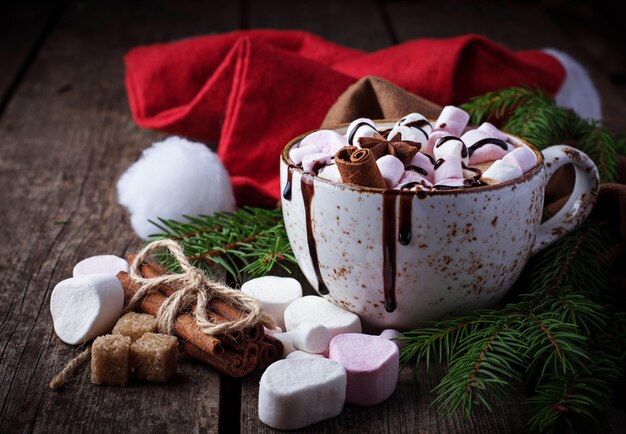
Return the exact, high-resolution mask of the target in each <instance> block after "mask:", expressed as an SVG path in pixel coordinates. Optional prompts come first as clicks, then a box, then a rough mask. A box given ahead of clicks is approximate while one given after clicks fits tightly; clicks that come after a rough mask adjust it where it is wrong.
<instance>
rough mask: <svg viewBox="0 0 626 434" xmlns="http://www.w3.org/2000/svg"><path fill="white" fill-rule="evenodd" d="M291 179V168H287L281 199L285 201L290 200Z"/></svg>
mask: <svg viewBox="0 0 626 434" xmlns="http://www.w3.org/2000/svg"><path fill="white" fill-rule="evenodd" d="M292 178H293V172H292V171H291V166H289V167H287V182H286V183H285V188H283V198H284V199H285V200H291V179H292Z"/></svg>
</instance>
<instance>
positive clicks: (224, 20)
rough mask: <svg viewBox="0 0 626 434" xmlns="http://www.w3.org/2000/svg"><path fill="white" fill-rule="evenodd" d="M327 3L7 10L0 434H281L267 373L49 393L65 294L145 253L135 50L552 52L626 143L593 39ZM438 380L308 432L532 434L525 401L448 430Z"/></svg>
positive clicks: (186, 371)
mask: <svg viewBox="0 0 626 434" xmlns="http://www.w3.org/2000/svg"><path fill="white" fill-rule="evenodd" d="M319 3H320V2H319V1H315V0H302V1H297V2H294V1H277V0H271V1H264V2H253V1H245V0H241V1H239V2H237V1H232V2H223V1H204V2H191V1H149V2H148V1H147V2H124V1H114V0H107V1H89V2H87V1H83V2H81V1H62V2H59V1H49V2H45V3H42V4H38V3H37V2H32V1H22V2H20V4H19V5H17V4H16V5H13V6H10V7H8V8H5V7H3V9H2V12H0V234H1V237H0V275H1V276H2V279H1V281H0V432H66V431H67V432H124V431H133V432H174V431H180V432H191V431H194V432H196V431H201V432H224V433H226V432H228V433H230V432H237V431H241V432H246V433H256V432H269V431H272V430H271V429H269V428H268V427H266V426H265V425H263V424H262V423H261V422H260V421H259V420H258V418H257V411H256V404H257V390H258V379H259V376H258V375H256V376H252V377H249V378H245V379H243V380H234V379H230V378H225V377H223V376H220V375H219V374H218V373H217V372H216V371H214V370H212V369H211V368H208V367H206V366H204V365H201V364H198V363H195V362H193V361H186V362H184V363H181V364H180V368H179V372H180V373H179V374H178V375H177V376H176V378H175V380H173V381H172V382H170V383H168V384H167V385H162V386H155V385H131V386H129V387H125V388H116V387H96V386H93V385H91V384H90V381H89V376H88V375H87V373H82V374H80V375H78V376H77V377H76V378H75V380H74V381H72V382H71V384H70V385H69V387H66V388H65V389H64V390H62V391H58V392H56V391H52V390H50V389H49V388H48V383H49V381H50V379H51V378H52V376H53V375H54V374H55V373H56V372H57V371H58V370H59V369H60V368H61V367H62V366H63V364H64V363H65V362H66V361H67V360H68V359H70V358H71V357H72V356H73V355H75V354H76V351H77V350H76V349H75V348H72V347H69V346H67V345H65V344H63V343H62V342H61V341H60V340H59V339H58V338H57V337H56V336H55V334H54V332H53V329H52V321H51V318H50V313H49V307H48V306H49V297H50V293H51V291H52V288H54V286H55V285H56V283H57V282H59V281H60V280H62V279H64V278H66V277H68V276H70V275H71V269H72V267H73V265H74V264H75V263H76V262H77V261H78V260H80V259H82V258H84V257H87V256H90V255H94V254H101V253H112V254H117V255H120V256H125V255H127V254H128V253H130V252H132V251H134V250H135V249H137V248H138V247H139V246H140V245H141V243H140V241H139V240H138V239H137V238H136V237H135V236H134V234H133V232H132V230H131V228H130V225H129V223H128V218H127V216H126V214H125V212H124V210H123V209H122V208H121V207H120V206H118V204H117V200H116V192H115V183H116V180H117V178H118V177H119V176H120V174H121V173H122V171H123V170H124V169H125V168H126V167H128V165H130V164H131V163H132V162H133V161H134V160H135V159H136V158H137V156H138V154H139V152H140V151H141V150H142V149H144V148H145V147H147V146H148V145H149V144H150V143H151V142H152V141H154V140H156V139H159V138H161V137H162V136H161V135H160V134H158V133H155V132H151V131H145V130H142V129H140V128H139V127H137V126H136V125H135V124H134V122H133V121H132V119H131V116H130V113H129V110H128V105H127V100H126V94H125V89H124V75H123V74H124V67H123V63H122V56H123V55H124V53H125V52H126V51H127V50H128V49H129V48H131V47H133V46H136V45H140V44H146V43H152V42H162V41H169V40H174V39H177V38H183V37H187V36H191V35H198V34H205V33H210V32H223V31H229V30H234V29H241V28H253V27H272V28H290V29H291V28H293V29H304V30H309V31H312V32H315V33H317V34H319V35H321V36H323V37H325V38H328V39H330V40H332V41H335V42H338V43H341V44H345V45H348V46H351V47H355V48H360V49H365V50H374V49H378V48H382V47H385V46H388V45H391V44H394V43H397V42H401V41H404V40H407V39H411V38H415V37H424V36H433V37H443V36H453V35H457V34H461V33H467V32H476V33H483V34H486V35H487V36H488V37H491V38H493V39H495V40H496V41H499V42H501V43H504V44H507V45H508V46H510V47H511V48H514V49H521V48H537V47H547V46H553V47H557V48H560V49H563V50H566V51H568V52H569V53H571V54H573V55H574V56H577V57H578V58H579V59H581V60H582V61H583V63H586V65H587V66H588V67H589V68H590V69H591V71H592V73H593V76H594V79H595V80H596V83H597V85H598V88H599V90H600V91H601V94H602V97H603V100H604V110H605V115H606V116H607V124H608V125H609V126H610V127H611V128H612V129H613V130H615V131H620V132H624V131H625V130H626V117H625V116H624V114H625V112H626V105H624V95H625V93H624V88H623V87H621V88H620V87H619V86H616V85H614V84H612V83H611V82H610V81H609V79H608V78H609V74H608V72H610V71H608V70H607V69H606V68H604V69H603V65H605V62H606V59H609V60H612V62H611V63H610V65H611V67H615V65H618V66H619V65H621V63H620V59H619V58H618V57H611V52H610V50H609V49H608V48H607V47H606V46H605V45H602V42H601V41H600V40H596V39H593V38H587V37H584V38H583V37H582V36H585V33H584V32H582V33H580V32H570V33H567V32H564V31H563V30H562V29H560V28H559V26H557V25H556V24H555V22H553V21H551V20H550V18H548V15H546V14H545V12H544V11H543V10H542V9H540V8H538V7H536V6H529V5H520V4H515V3H513V4H510V3H506V2H505V3H503V2H489V3H480V4H476V5H471V6H470V5H469V4H464V3H462V2H457V1H447V2H441V1H425V2H420V3H411V2H400V1H398V2H396V1H389V2H382V1H379V2H376V1H342V2H336V3H328V4H324V5H323V6H320V4H319ZM467 3H470V2H467ZM581 35H582V36H581ZM590 44H591V45H590ZM594 44H595V45H594ZM598 50H600V51H598ZM602 50H604V52H603V51H602ZM594 53H595V54H596V55H595V56H594ZM616 59H617V60H616ZM621 77H622V78H623V75H622V76H621ZM438 375H440V372H431V373H429V374H426V372H425V371H424V369H417V370H416V369H411V368H407V369H405V370H404V371H403V372H402V373H401V375H400V382H399V385H398V389H397V391H396V392H395V394H394V395H393V396H392V397H391V398H390V399H389V400H388V401H386V402H384V403H382V404H380V405H378V406H375V407H371V408H359V407H355V406H351V405H346V407H345V408H344V411H343V413H342V414H341V415H340V416H339V417H337V418H334V419H332V420H328V421H326V422H323V423H320V424H317V425H315V426H312V427H310V428H309V429H307V430H306V431H307V432H343V431H349V432H358V433H363V432H372V433H381V432H427V433H430V432H454V433H513V432H525V430H526V429H525V426H526V419H525V417H524V412H523V407H522V399H523V397H522V394H521V393H520V394H519V395H518V396H517V397H516V398H514V399H512V400H511V401H509V402H501V403H498V405H497V406H496V407H495V412H494V413H493V414H490V413H488V412H486V411H484V410H482V409H478V410H477V411H476V412H475V413H474V415H473V417H472V418H471V419H470V420H467V421H464V420H463V419H462V418H461V417H455V418H453V419H451V420H447V419H442V418H439V417H438V416H437V415H436V413H435V410H434V408H432V407H431V406H430V403H431V402H432V399H433V395H432V394H431V392H430V390H431V389H432V388H433V386H434V385H435V384H436V382H437V378H438ZM624 422H626V416H625V415H624V412H623V410H622V409H611V410H610V412H609V414H608V416H607V418H606V420H605V421H604V422H603V424H601V425H600V426H598V431H599V432H600V431H604V432H620V431H621V429H622V428H623V427H624V426H625V423H624Z"/></svg>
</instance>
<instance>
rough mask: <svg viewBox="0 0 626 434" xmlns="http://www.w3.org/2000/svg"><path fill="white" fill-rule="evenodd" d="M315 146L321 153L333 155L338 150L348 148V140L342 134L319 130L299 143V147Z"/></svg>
mask: <svg viewBox="0 0 626 434" xmlns="http://www.w3.org/2000/svg"><path fill="white" fill-rule="evenodd" d="M311 145H313V146H317V148H318V149H319V150H320V151H321V152H325V153H327V154H331V155H335V154H336V153H337V151H338V150H340V149H341V148H343V147H344V146H348V140H347V139H346V137H345V136H344V135H343V134H339V133H338V132H336V131H333V130H319V131H315V132H313V133H311V134H309V135H308V136H306V137H305V138H304V139H302V141H300V147H304V146H311Z"/></svg>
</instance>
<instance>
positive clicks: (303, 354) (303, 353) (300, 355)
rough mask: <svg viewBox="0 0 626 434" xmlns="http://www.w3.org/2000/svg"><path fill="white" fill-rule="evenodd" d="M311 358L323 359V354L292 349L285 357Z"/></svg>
mask: <svg viewBox="0 0 626 434" xmlns="http://www.w3.org/2000/svg"><path fill="white" fill-rule="evenodd" d="M311 358H313V359H319V358H322V359H324V358H325V357H324V355H323V354H313V353H307V352H306V351H300V350H295V351H292V352H291V353H289V354H287V356H286V357H285V359H311Z"/></svg>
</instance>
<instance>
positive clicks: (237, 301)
mask: <svg viewBox="0 0 626 434" xmlns="http://www.w3.org/2000/svg"><path fill="white" fill-rule="evenodd" d="M159 249H166V250H168V251H169V253H170V254H171V255H172V256H173V257H174V259H176V261H177V262H178V264H179V265H180V268H181V270H182V272H181V273H180V274H166V275H162V276H158V277H151V278H145V277H143V276H142V275H141V273H140V271H139V270H140V268H141V265H142V264H143V263H144V262H145V261H146V259H147V258H148V257H149V256H150V255H151V254H153V253H154V252H155V251H157V250H159ZM129 276H130V278H131V279H132V280H133V281H134V282H135V283H137V284H138V285H139V290H138V291H137V292H136V293H135V294H134V295H133V297H132V298H131V300H130V301H129V302H128V306H127V307H126V309H125V312H128V311H130V310H132V309H133V308H135V306H136V305H137V304H138V303H139V302H140V301H141V300H143V298H144V297H146V296H147V295H149V294H151V293H153V292H156V291H158V288H159V287H161V286H163V285H168V286H170V287H172V288H176V289H177V290H176V292H174V293H173V294H172V295H171V296H169V297H167V298H166V299H165V301H164V302H163V303H162V304H161V307H160V308H159V312H158V315H157V323H158V327H159V331H160V332H161V333H167V334H174V328H175V325H176V318H177V317H178V315H180V313H182V312H183V311H185V310H186V309H188V308H189V307H190V306H193V305H195V308H194V309H193V316H194V318H195V320H196V323H197V324H198V327H199V328H200V330H202V332H203V333H205V334H208V335H216V334H227V333H232V332H238V331H241V330H243V329H245V328H248V327H252V326H254V325H256V324H258V323H260V324H262V325H263V326H265V327H267V328H274V327H275V326H276V323H275V321H274V319H273V318H272V317H271V316H270V315H268V314H267V313H265V312H263V310H262V308H261V304H260V303H259V301H258V300H257V299H255V298H253V297H250V296H249V295H246V294H244V293H243V292H241V291H240V290H238V289H233V288H231V287H230V286H227V285H224V284H222V283H220V282H217V281H215V280H213V279H211V278H210V277H209V276H208V275H207V274H206V273H205V272H204V271H202V270H200V269H198V268H196V267H194V266H193V265H192V264H191V263H190V262H189V259H187V257H186V256H185V253H184V251H183V248H182V247H181V245H180V244H179V243H177V242H176V241H174V240H169V239H168V240H158V241H154V242H152V243H150V244H148V245H147V246H145V247H144V248H143V249H142V250H141V252H139V253H138V254H137V256H136V257H135V260H134V261H133V262H132V264H131V266H130V272H129ZM213 297H217V298H219V299H221V300H223V301H224V302H226V303H228V304H229V305H231V306H232V307H234V308H235V309H237V310H238V311H240V312H241V313H242V316H241V318H238V319H233V320H229V321H225V322H222V323H214V322H212V321H211V320H210V319H209V317H208V315H207V307H208V305H209V302H210V301H211V299H212V298H213Z"/></svg>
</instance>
